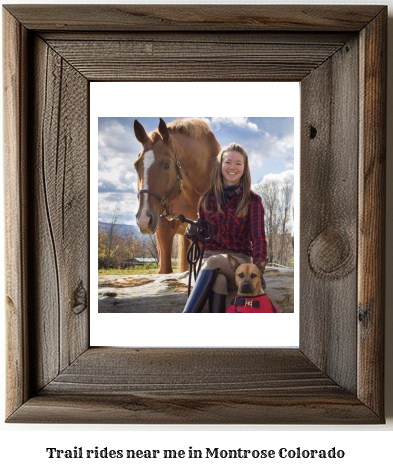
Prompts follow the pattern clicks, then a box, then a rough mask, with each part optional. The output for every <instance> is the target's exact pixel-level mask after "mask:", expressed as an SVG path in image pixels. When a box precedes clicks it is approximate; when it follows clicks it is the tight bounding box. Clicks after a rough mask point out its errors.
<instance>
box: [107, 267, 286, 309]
mask: <svg viewBox="0 0 393 474" xmlns="http://www.w3.org/2000/svg"><path fill="white" fill-rule="evenodd" d="M265 281H266V293H267V294H268V295H269V297H270V299H271V300H272V301H273V303H275V304H276V305H277V307H278V309H279V311H280V312H281V313H293V304H294V303H293V295H294V272H293V269H287V268H267V270H266V272H265ZM187 285H188V272H185V273H171V274H168V275H158V274H157V275H135V276H124V275H110V276H100V277H99V278H98V312H99V313H182V312H183V308H184V305H185V303H186V301H187ZM234 296H235V295H234V294H230V295H228V298H227V304H228V305H229V303H230V301H231V299H232V298H233V297H234ZM204 312H208V309H207V305H206V307H205V310H204Z"/></svg>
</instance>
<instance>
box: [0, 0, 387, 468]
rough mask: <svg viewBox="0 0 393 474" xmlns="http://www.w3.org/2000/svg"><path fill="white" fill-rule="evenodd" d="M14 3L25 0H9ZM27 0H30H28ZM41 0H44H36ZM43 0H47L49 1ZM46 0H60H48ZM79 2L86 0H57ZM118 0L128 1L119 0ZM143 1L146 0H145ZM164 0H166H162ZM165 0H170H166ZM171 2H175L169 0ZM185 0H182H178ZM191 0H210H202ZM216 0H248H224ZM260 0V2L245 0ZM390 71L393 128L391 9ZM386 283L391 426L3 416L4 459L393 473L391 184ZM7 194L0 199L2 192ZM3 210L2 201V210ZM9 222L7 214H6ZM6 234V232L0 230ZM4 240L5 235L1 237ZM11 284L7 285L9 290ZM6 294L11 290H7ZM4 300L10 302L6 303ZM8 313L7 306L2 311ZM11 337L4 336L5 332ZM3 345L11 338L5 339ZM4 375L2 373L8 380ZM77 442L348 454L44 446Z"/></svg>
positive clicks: (9, 464) (28, 464)
mask: <svg viewBox="0 0 393 474" xmlns="http://www.w3.org/2000/svg"><path fill="white" fill-rule="evenodd" d="M8 3H20V2H18V1H12V0H9V1H8ZM25 3H27V2H26V1H25ZM34 3H37V2H34ZM42 3H44V2H42ZM46 3H53V0H52V2H46ZM58 3H79V2H58ZM80 3H85V4H86V3H91V4H95V3H104V2H98V1H96V2H89V1H88V0H83V2H80ZM105 3H110V2H105ZM114 3H132V2H121V0H117V1H116V2H114ZM137 3H146V2H142V1H139V2H137ZM157 3H159V2H157ZM163 3H164V2H163ZM165 3H176V2H171V1H170V0H165ZM179 3H181V2H179ZM188 3H209V2H206V1H205V2H203V1H201V0H199V1H197V2H188ZM212 3H216V4H217V3H223V4H224V3H242V2H241V1H238V2H228V1H227V2H220V1H218V0H215V1H214V2H212ZM243 3H248V4H251V3H254V4H258V3H261V2H253V1H248V2H243ZM269 3H270V4H275V3H277V4H282V3H294V4H296V3H303V4H305V3H311V4H312V3H314V2H310V1H306V0H302V2H280V1H274V0H269ZM318 3H324V4H329V3H331V4H335V3H339V2H336V1H334V2H329V1H320V2H318ZM342 3H347V4H348V3H353V4H377V5H379V4H381V3H385V4H388V5H389V7H390V10H392V9H393V0H387V1H385V2H380V1H378V0H377V1H375V0H374V1H373V0H369V1H360V0H357V1H355V2H342ZM389 27H390V31H389V47H390V49H389V50H388V54H389V77H388V130H392V129H393V117H392V110H393V109H392V107H393V103H392V87H393V81H392V63H393V62H392V58H393V56H392V55H393V44H392V43H393V36H392V29H393V28H392V27H393V21H392V13H391V12H390V16H389ZM392 155H393V138H392V134H391V133H390V134H389V133H388V154H387V158H388V168H387V179H388V182H390V183H391V182H393V166H392V160H393V156H392ZM387 192H388V195H387V203H388V206H387V213H388V219H387V243H388V245H387V249H386V250H387V259H386V261H387V270H386V276H387V281H386V284H387V289H388V291H387V292H386V395H385V396H386V414H387V424H386V425H385V426H341V425H340V426H306V427H303V426H106V425H93V426H91V425H88V426H85V425H78V426H72V425H71V426H64V425H47V426H40V425H13V424H4V423H3V424H2V425H1V431H0V437H1V438H0V441H1V442H0V466H1V468H2V470H4V472H5V469H12V470H13V471H15V472H22V470H25V469H31V470H32V471H33V472H37V471H39V472H40V473H51V474H53V472H57V473H63V472H64V473H67V474H68V473H69V472H70V471H72V472H74V473H79V472H80V473H82V472H83V473H86V471H87V469H89V468H90V469H93V470H94V472H95V474H97V473H101V472H102V473H104V472H105V473H106V472H108V470H116V472H117V473H121V474H122V473H131V472H137V471H138V472H146V471H149V472H150V470H152V469H155V470H159V471H161V472H171V473H177V472H179V473H180V472H181V473H182V474H183V473H184V472H188V473H194V472H195V473H199V472H200V471H201V470H203V471H204V472H209V473H210V472H212V473H213V472H214V473H216V472H220V471H224V470H225V471H229V472H235V471H236V472H238V471H239V470H247V471H246V472H249V473H261V472H264V471H266V472H272V470H276V469H277V470H280V472H281V470H284V469H285V470H286V471H289V472H295V473H297V472H299V473H300V472H301V473H315V472H320V473H329V474H331V473H332V472H333V471H335V472H339V473H341V472H357V473H369V472H373V471H376V470H378V472H382V473H385V472H386V473H388V472H389V473H390V472H392V469H393V465H392V464H393V462H392V461H393V458H392V446H393V433H392V430H393V376H392V370H393V349H392V348H393V335H392V333H393V323H392V307H393V292H392V291H389V288H390V287H391V286H392V284H393V270H392V268H391V265H392V262H393V258H392V256H393V255H392V243H393V219H392V218H391V216H392V212H393V189H392V186H388V189H387ZM2 197H3V196H2V195H1V199H2ZM2 211H3V208H2V205H1V206H0V212H2ZM0 221H1V222H3V219H1V220H0ZM0 236H1V238H3V232H0ZM1 244H2V245H1V248H3V243H1ZM3 287H4V285H0V288H1V291H2V293H4V292H3ZM1 297H2V301H4V294H2V295H1ZM3 306H4V305H3ZM2 314H4V310H3V311H2ZM3 329H4V324H1V325H0V330H1V331H2V334H1V336H2V338H4V332H3ZM2 340H4V339H2ZM2 347H3V348H4V347H5V345H4V343H3V344H2ZM1 357H2V360H1V361H0V362H1V365H0V367H1V368H2V369H3V368H4V365H5V362H4V358H5V357H6V354H5V351H4V349H3V351H2V352H1ZM3 382H4V377H2V380H1V383H3ZM0 396H1V400H0V404H1V406H4V401H3V397H4V388H3V387H0ZM74 446H82V447H83V448H84V449H92V448H94V447H95V446H99V447H100V448H103V447H106V446H107V447H108V448H110V449H136V448H140V449H185V450H187V449H188V447H189V446H192V447H193V448H194V449H204V448H205V447H211V448H214V447H219V448H220V449H234V448H239V447H241V448H245V449H275V450H278V449H279V448H281V447H286V448H288V449H291V448H296V447H297V446H301V447H302V449H330V448H331V447H333V446H335V447H336V448H337V449H344V450H345V453H346V456H345V458H344V459H343V460H339V459H336V460H334V459H333V460H326V461H323V460H318V459H317V460H311V459H309V460H307V459H303V460H302V459H292V460H288V459H287V460H285V459H273V460H244V459H240V460H224V459H221V460H220V459H218V460H213V459H202V460H190V459H179V460H177V461H174V460H164V459H158V460H125V459H120V460H116V459H108V460H94V459H93V460H92V459H90V460H89V459H82V460H78V459H76V460H75V459H71V460H66V459H62V460H60V459H59V460H55V459H48V457H47V454H46V453H45V448H47V447H57V448H59V449H71V448H73V447H74Z"/></svg>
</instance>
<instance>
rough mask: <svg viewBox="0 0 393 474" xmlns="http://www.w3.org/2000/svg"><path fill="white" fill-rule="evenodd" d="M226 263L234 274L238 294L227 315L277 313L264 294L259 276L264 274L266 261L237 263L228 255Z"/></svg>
mask: <svg viewBox="0 0 393 474" xmlns="http://www.w3.org/2000/svg"><path fill="white" fill-rule="evenodd" d="M228 261H229V264H230V266H231V268H232V270H233V271H234V272H235V282H236V285H237V288H238V294H237V296H236V298H235V299H234V300H233V301H232V303H231V304H230V306H229V307H228V309H227V313H278V312H279V311H278V309H277V307H276V306H275V305H274V304H273V303H272V302H271V300H270V298H269V297H268V296H267V295H266V294H265V292H264V290H263V288H262V284H261V276H262V275H263V274H264V272H265V268H266V265H267V262H268V259H265V260H259V261H258V262H257V263H256V264H254V263H239V262H238V261H237V260H236V258H235V257H233V256H232V255H228Z"/></svg>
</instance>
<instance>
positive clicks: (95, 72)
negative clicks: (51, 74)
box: [49, 33, 344, 81]
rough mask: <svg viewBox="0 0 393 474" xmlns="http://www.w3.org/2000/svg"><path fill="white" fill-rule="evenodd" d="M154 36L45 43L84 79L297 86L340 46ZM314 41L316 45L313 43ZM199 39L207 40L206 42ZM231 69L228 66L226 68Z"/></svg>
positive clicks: (307, 40) (310, 38)
mask: <svg viewBox="0 0 393 474" xmlns="http://www.w3.org/2000/svg"><path fill="white" fill-rule="evenodd" d="M162 36H163V35H161V39H160V38H157V36H155V37H154V38H151V39H150V40H147V39H145V40H143V41H141V40H137V37H134V38H133V39H131V38H130V35H128V38H127V40H116V41H112V40H110V38H109V37H108V38H107V39H106V41H91V40H87V41H86V40H81V39H79V40H78V41H70V40H50V41H49V44H50V46H51V47H52V48H54V49H55V50H56V51H57V52H58V53H59V54H60V55H61V56H62V57H63V58H64V59H65V60H66V61H67V62H68V63H69V64H71V65H72V66H73V67H74V68H75V69H77V70H78V71H79V72H80V73H81V74H83V75H84V76H85V77H86V78H87V79H89V80H92V81H96V80H107V81H124V80H127V81H129V80H146V81H160V80H165V81H168V80H169V81H170V80H191V81H192V80H193V79H194V80H195V77H202V78H203V80H204V81H212V80H214V81H233V80H241V78H242V77H243V78H244V77H245V76H247V78H248V80H250V81H253V80H261V79H262V80H265V81H266V80H269V81H279V80H287V78H288V77H289V76H290V77H291V80H293V81H300V80H302V79H303V78H304V77H305V76H307V75H308V74H310V72H311V71H312V70H314V69H315V68H317V67H318V66H319V65H320V64H321V63H322V62H324V61H325V60H326V58H327V57H330V56H332V55H333V54H334V53H335V52H336V51H337V50H338V49H339V48H341V47H342V45H343V44H344V41H343V39H344V37H343V38H342V40H341V42H339V41H338V38H337V42H334V43H330V42H328V39H327V38H326V37H325V41H326V43H323V42H322V40H321V39H320V38H319V37H318V35H310V36H308V37H304V36H303V37H302V38H298V39H295V38H294V37H293V41H294V42H293V43H291V42H290V41H288V42H287V43H284V42H282V41H281V42H276V40H275V39H271V40H270V41H269V40H268V39H267V38H266V36H261V35H259V37H260V40H259V41H258V40H257V38H256V35H254V41H253V42H250V41H249V38H248V37H247V36H245V35H242V38H241V39H242V40H240V38H237V41H236V40H235V41H234V40H233V39H231V38H229V37H228V36H227V39H226V40H224V39H223V38H221V37H220V35H217V34H216V35H209V41H207V40H206V35H201V34H199V33H198V34H197V33H191V34H189V35H186V34H182V35H181V40H179V41H174V39H173V38H172V39H171V40H170V41H168V40H165V38H163V37H162ZM314 37H315V40H314ZM198 38H205V41H203V39H201V41H198ZM227 64H231V65H232V67H230V68H228V67H225V66H226V65H227Z"/></svg>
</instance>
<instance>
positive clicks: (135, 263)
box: [121, 257, 157, 268]
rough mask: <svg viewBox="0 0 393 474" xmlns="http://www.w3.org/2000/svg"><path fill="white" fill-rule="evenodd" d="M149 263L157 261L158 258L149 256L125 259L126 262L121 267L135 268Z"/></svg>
mask: <svg viewBox="0 0 393 474" xmlns="http://www.w3.org/2000/svg"><path fill="white" fill-rule="evenodd" d="M148 263H157V260H156V259H155V258H148V257H138V258H130V259H128V260H124V262H123V263H122V264H121V267H122V268H134V267H139V266H142V265H146V264H148Z"/></svg>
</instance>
